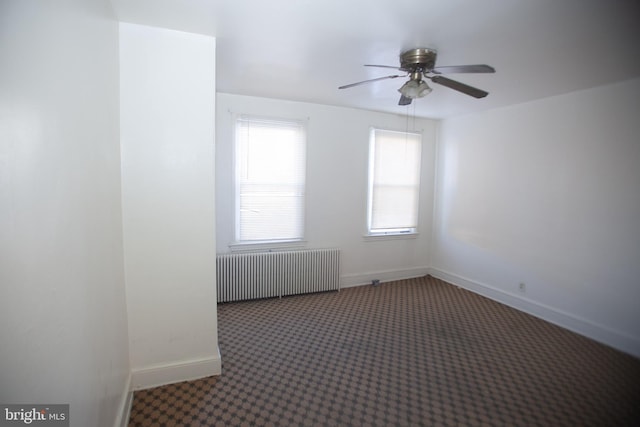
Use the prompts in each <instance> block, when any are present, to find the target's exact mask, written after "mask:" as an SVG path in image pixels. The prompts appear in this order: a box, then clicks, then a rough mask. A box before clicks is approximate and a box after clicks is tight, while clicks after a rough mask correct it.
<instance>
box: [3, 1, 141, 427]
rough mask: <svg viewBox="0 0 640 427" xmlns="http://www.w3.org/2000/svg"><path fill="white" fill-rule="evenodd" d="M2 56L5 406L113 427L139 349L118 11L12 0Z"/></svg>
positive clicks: (88, 4) (6, 7)
mask: <svg viewBox="0 0 640 427" xmlns="http://www.w3.org/2000/svg"><path fill="white" fill-rule="evenodd" d="M0 58H2V61H1V62H2V65H1V66H0V290H1V297H0V342H1V344H0V402H3V403H21V404H25V405H28V404H43V403H69V404H70V409H71V418H70V419H71V425H72V426H78V427H84V426H113V425H114V423H117V422H118V421H119V416H120V414H122V411H123V409H124V405H125V402H126V397H127V392H128V385H129V384H128V379H129V353H128V338H127V312H126V303H125V288H124V286H125V285H124V277H123V253H122V222H121V209H120V147H119V143H118V138H119V135H118V120H119V117H118V24H117V22H116V21H115V19H114V17H113V13H112V10H111V5H110V3H109V1H106V0H91V1H88V0H70V1H65V2H51V1H36V0H34V1H28V2H25V1H20V0H16V1H3V2H1V3H0Z"/></svg>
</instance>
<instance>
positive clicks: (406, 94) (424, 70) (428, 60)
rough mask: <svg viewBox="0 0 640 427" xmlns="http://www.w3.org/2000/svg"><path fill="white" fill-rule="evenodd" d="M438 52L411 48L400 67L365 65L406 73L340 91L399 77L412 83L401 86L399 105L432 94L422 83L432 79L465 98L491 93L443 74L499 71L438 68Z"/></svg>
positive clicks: (472, 67) (483, 67) (481, 66)
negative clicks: (462, 94) (465, 96)
mask: <svg viewBox="0 0 640 427" xmlns="http://www.w3.org/2000/svg"><path fill="white" fill-rule="evenodd" d="M436 56H437V52H436V51H435V50H433V49H428V48H417V49H410V50H407V51H405V52H402V53H401V54H400V67H395V66H392V65H371V64H365V67H379V68H393V69H397V70H400V71H404V72H405V73H406V74H404V75H400V74H394V75H390V76H384V77H378V78H375V79H370V80H364V81H361V82H357V83H351V84H348V85H344V86H340V87H339V88H338V89H347V88H350V87H353V86H358V85H361V84H365V83H371V82H376V81H379V80H387V79H395V78H398V77H409V80H408V81H407V82H406V83H405V84H404V85H402V87H401V88H400V89H398V92H400V94H401V95H400V101H399V102H398V105H409V104H411V101H412V100H413V99H415V98H422V97H423V96H426V95H427V94H428V93H429V92H431V88H430V87H429V85H427V82H425V81H424V80H423V78H425V79H429V80H431V81H432V82H433V83H436V84H439V85H442V86H446V87H448V88H450V89H453V90H457V91H458V92H462V93H464V94H466V95H469V96H473V97H474V98H484V97H485V96H487V95H488V94H489V92H485V91H484V90H481V89H477V88H475V87H472V86H469V85H466V84H464V83H460V82H458V81H455V80H451V79H449V78H447V77H444V76H442V74H455V73H495V72H496V70H495V69H494V68H493V67H491V66H489V65H484V64H477V65H451V66H444V67H436V66H435V64H436Z"/></svg>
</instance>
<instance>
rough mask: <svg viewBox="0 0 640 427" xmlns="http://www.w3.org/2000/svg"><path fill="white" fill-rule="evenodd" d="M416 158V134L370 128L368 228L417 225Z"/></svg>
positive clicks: (400, 228)
mask: <svg viewBox="0 0 640 427" xmlns="http://www.w3.org/2000/svg"><path fill="white" fill-rule="evenodd" d="M420 160H421V135H420V134H415V133H404V132H392V131H386V130H380V129H373V130H372V132H371V142H370V166H369V167H370V172H369V180H370V181H369V213H368V217H369V232H371V233H376V232H383V231H384V232H393V231H394V230H395V231H397V232H400V231H408V230H415V229H416V228H417V226H418V195H419V191H420Z"/></svg>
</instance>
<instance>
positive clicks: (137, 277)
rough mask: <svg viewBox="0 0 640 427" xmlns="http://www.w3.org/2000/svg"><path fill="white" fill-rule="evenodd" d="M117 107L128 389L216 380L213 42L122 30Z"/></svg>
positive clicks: (191, 36)
mask: <svg viewBox="0 0 640 427" xmlns="http://www.w3.org/2000/svg"><path fill="white" fill-rule="evenodd" d="M120 101H121V103H120V112H121V116H120V117H121V123H120V126H121V132H120V135H121V144H122V204H123V225H124V253H125V274H126V282H127V306H128V314H129V337H130V353H131V365H132V370H133V380H132V381H133V387H134V388H143V387H150V386H153V385H157V384H162V383H169V382H173V381H182V380H185V379H188V378H197V377H203V376H208V375H214V374H217V373H219V372H220V356H219V352H218V346H217V342H218V338H217V314H216V293H215V253H216V249H215V228H214V227H215V219H214V215H215V211H214V137H215V132H214V129H215V127H214V123H215V122H214V119H215V39H213V38H211V37H207V36H201V35H196V34H189V33H183V32H178V31H171V30H164V29H159V28H152V27H145V26H140V25H133V24H124V23H121V24H120Z"/></svg>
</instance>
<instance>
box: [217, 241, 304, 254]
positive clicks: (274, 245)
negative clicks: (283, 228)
mask: <svg viewBox="0 0 640 427" xmlns="http://www.w3.org/2000/svg"><path fill="white" fill-rule="evenodd" d="M306 245H307V242H306V240H287V241H282V240H278V241H275V240H274V241H270V242H255V243H249V242H236V243H231V244H230V245H229V249H230V250H231V252H273V251H287V250H294V249H301V248H304V247H305V246H306Z"/></svg>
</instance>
